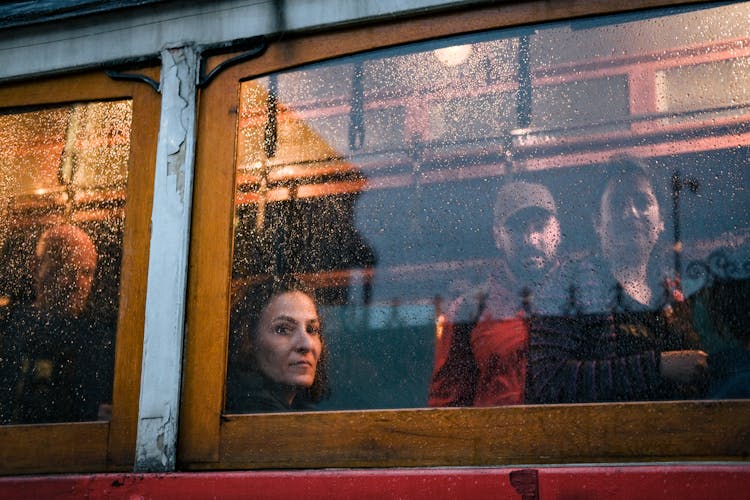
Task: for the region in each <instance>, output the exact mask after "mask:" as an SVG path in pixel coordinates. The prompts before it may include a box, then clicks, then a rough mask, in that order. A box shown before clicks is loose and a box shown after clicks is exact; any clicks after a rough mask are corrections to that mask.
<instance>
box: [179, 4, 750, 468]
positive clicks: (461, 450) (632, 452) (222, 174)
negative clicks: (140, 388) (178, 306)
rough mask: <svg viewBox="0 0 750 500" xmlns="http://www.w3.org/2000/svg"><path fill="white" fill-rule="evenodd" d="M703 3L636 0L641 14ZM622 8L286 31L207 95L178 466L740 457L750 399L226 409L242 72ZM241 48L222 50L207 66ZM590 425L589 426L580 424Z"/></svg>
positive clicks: (486, 13) (482, 13) (533, 10)
mask: <svg viewBox="0 0 750 500" xmlns="http://www.w3.org/2000/svg"><path fill="white" fill-rule="evenodd" d="M685 3H693V2H674V1H645V0H644V1H637V2H631V4H630V7H629V10H634V9H644V8H650V7H664V6H669V5H675V4H685ZM620 12H623V7H622V4H621V2H616V1H610V0H603V1H600V2H576V1H572V0H571V1H560V2H544V1H526V2H502V4H500V5H496V6H494V7H484V8H476V9H472V10H463V11H452V12H442V13H439V14H436V15H434V14H433V15H430V16H428V17H416V18H411V19H406V20H398V21H390V22H387V23H383V24H371V25H368V26H365V27H361V28H343V29H341V30H338V31H335V32H330V31H329V32H321V33H312V34H307V35H303V36H299V37H294V36H291V35H289V36H286V37H285V40H284V42H283V43H276V44H272V45H271V46H270V47H269V48H268V50H267V51H266V53H265V54H264V55H263V56H262V57H260V58H258V59H255V60H252V61H249V62H246V63H243V64H240V65H237V66H234V67H230V68H228V69H226V70H225V71H224V72H223V73H222V74H220V75H219V76H218V77H217V78H216V80H215V81H213V82H212V83H211V85H209V86H208V87H207V88H205V89H204V90H203V91H202V94H201V96H200V106H199V124H198V142H197V156H196V175H195V195H194V201H193V220H192V230H191V231H192V232H191V254H190V276H189V283H188V311H187V325H188V326H187V331H188V334H187V340H186V346H185V348H186V351H185V360H186V362H185V371H184V379H183V400H182V406H181V417H180V419H181V421H180V437H179V448H178V462H179V464H180V466H181V467H182V468H184V469H192V470H199V469H232V468H326V467H404V466H406V467H413V466H446V465H448V466H487V465H507V464H531V463H533V464H543V463H546V464H551V463H594V462H642V461H672V460H686V461H701V460H712V461H713V460H742V459H744V458H746V457H747V455H748V452H750V444H749V443H750V401H680V402H655V403H654V402H648V403H616V404H580V405H547V406H519V407H502V408H450V409H448V408H430V409H410V410H382V411H381V410H368V411H342V412H317V413H307V414H260V415H223V414H222V410H223V403H224V401H223V394H224V384H225V375H226V363H227V345H228V331H229V313H228V311H229V300H230V278H229V277H230V276H231V264H232V244H233V230H232V220H233V214H234V198H233V196H232V194H233V193H234V190H235V171H234V164H235V157H234V155H235V145H236V122H237V116H238V109H237V106H238V96H239V85H240V82H241V81H243V80H246V79H248V78H252V77H256V76H261V75H264V74H268V73H270V72H275V71H279V70H282V69H287V68H291V67H295V66H298V65H301V64H306V63H311V62H315V61H320V60H325V59H329V58H334V57H338V56H345V55H349V54H354V53H357V52H361V51H365V50H370V49H375V48H382V47H387V46H391V45H396V44H401V43H408V42H413V41H421V40H427V39H430V38H434V37H438V36H447V35H452V34H459V33H469V32H472V31H479V30H485V29H492V28H503V27H513V26H520V25H524V24H527V23H540V22H545V21H555V20H562V19H570V18H575V17H579V16H588V15H600V14H612V13H620ZM233 55H235V54H228V55H224V56H215V57H214V58H212V59H210V60H209V61H208V65H207V66H208V67H215V66H216V65H217V64H219V63H220V62H222V61H224V60H226V59H228V58H230V57H232V56H233ZM583 422H585V423H586V424H585V425H583V424H582V423H583Z"/></svg>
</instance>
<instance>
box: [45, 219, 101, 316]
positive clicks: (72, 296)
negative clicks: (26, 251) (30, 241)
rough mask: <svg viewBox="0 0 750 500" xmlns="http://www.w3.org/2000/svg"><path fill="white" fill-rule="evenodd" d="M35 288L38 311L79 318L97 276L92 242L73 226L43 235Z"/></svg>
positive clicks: (59, 227) (53, 229)
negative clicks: (49, 311) (42, 308)
mask: <svg viewBox="0 0 750 500" xmlns="http://www.w3.org/2000/svg"><path fill="white" fill-rule="evenodd" d="M36 256H37V270H36V276H35V287H36V295H37V303H38V305H40V306H41V307H44V308H48V309H52V310H55V311H57V312H60V313H63V314H70V315H73V316H78V315H79V314H81V313H82V312H83V310H84V308H85V307H86V304H87V302H88V299H89V295H90V294H91V287H92V284H93V282H94V274H95V272H96V262H97V254H96V248H95V247H94V244H93V243H92V241H91V239H90V238H89V237H88V235H86V233H84V232H83V231H82V230H80V229H78V228H76V227H73V226H67V225H63V226H58V227H54V228H52V229H50V230H48V231H46V232H45V233H44V234H43V235H42V237H41V238H40V240H39V243H38V245H37V249H36Z"/></svg>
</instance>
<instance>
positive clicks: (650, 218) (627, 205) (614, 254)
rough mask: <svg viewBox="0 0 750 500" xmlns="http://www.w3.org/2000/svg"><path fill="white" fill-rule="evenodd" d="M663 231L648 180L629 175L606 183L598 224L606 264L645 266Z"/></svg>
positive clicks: (637, 175)
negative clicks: (607, 262)
mask: <svg viewBox="0 0 750 500" xmlns="http://www.w3.org/2000/svg"><path fill="white" fill-rule="evenodd" d="M663 229H664V222H663V220H662V218H661V214H660V212H659V202H658V200H657V199H656V195H655V194H654V189H653V187H652V185H651V182H650V181H649V179H647V178H646V177H644V176H643V175H639V174H628V175H625V176H624V177H621V178H619V179H611V180H610V181H609V182H608V184H607V188H606V189H605V191H604V194H603V195H602V200H601V207H600V211H599V224H598V233H599V239H600V242H601V246H602V251H603V253H604V257H605V258H606V259H607V260H608V261H610V262H616V263H618V264H620V265H622V266H628V265H642V264H644V263H646V262H647V261H648V259H649V256H650V254H651V251H652V250H653V248H654V246H655V245H656V242H657V241H658V239H659V235H660V234H661V232H662V230H663Z"/></svg>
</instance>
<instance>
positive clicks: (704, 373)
mask: <svg viewBox="0 0 750 500" xmlns="http://www.w3.org/2000/svg"><path fill="white" fill-rule="evenodd" d="M747 9H748V6H747V4H743V5H731V6H724V7H717V8H713V9H706V10H702V11H700V19H701V24H700V29H698V30H691V31H690V33H689V34H688V33H686V31H685V30H684V29H683V27H684V26H688V25H690V26H692V24H689V23H690V20H691V19H693V18H694V17H695V16H696V15H697V14H696V13H695V12H687V13H683V14H672V15H669V16H659V17H655V18H649V17H645V16H644V15H635V16H622V17H617V18H608V19H604V20H602V21H601V22H600V23H592V22H584V21H581V22H577V21H573V22H570V23H566V24H564V25H550V26H542V27H538V28H536V29H534V30H509V31H508V30H506V31H498V32H487V33H482V34H474V35H469V36H462V37H457V38H453V39H446V40H441V41H437V42H429V43H420V44H414V45H410V46H404V47H399V48H396V49H387V50H382V51H376V52H370V53H365V54H361V55H357V56H352V57H348V58H343V59H340V60H334V61H330V62H326V63H319V64H317V65H312V66H309V67H303V68H300V69H295V70H289V71H282V72H279V73H276V74H272V75H270V76H265V77H262V78H255V79H250V80H247V81H245V82H244V83H242V84H241V86H240V93H239V100H240V102H239V106H238V109H239V122H238V134H237V136H238V143H237V151H238V153H237V155H236V158H237V164H236V193H237V195H236V213H235V249H234V263H233V277H232V279H233V285H234V287H233V295H232V302H233V305H232V316H231V324H230V330H231V336H230V354H229V369H228V380H227V408H226V410H227V411H228V412H230V413H237V412H253V411H267V410H275V411H279V410H284V409H292V408H298V409H303V408H311V406H309V403H311V402H315V403H316V406H315V407H317V408H320V409H369V408H410V407H424V406H428V405H433V406H472V405H477V406H488V405H489V406H496V405H507V404H523V403H578V402H592V401H595V402H599V401H603V402H607V401H641V400H665V399H695V398H712V397H747V396H748V395H750V394H748V392H747V385H746V384H745V386H744V387H745V388H744V389H741V387H742V383H741V380H740V379H741V378H742V377H745V379H744V380H746V378H747V370H748V367H749V366H750V363H749V362H748V352H750V351H748V350H747V347H748V338H747V331H748V326H750V324H748V319H747V317H746V316H747V315H746V314H745V313H743V312H742V311H743V307H742V304H743V303H745V302H746V300H747V295H746V292H747V290H746V288H747V287H746V282H747V280H748V279H749V278H750V273H748V272H747V269H748V264H749V263H750V261H749V260H748V254H747V253H746V252H747V250H748V249H750V241H748V236H750V216H749V215H748V214H750V210H748V208H749V204H750V200H748V197H747V195H746V193H747V191H748V189H749V188H750V165H749V164H748V151H749V150H748V146H750V140H749V139H748V137H747V136H746V135H745V134H744V133H735V132H734V131H733V130H734V129H733V128H732V127H735V126H738V127H740V128H742V127H744V126H745V125H746V123H747V120H748V118H749V117H750V109H748V108H747V106H746V99H744V94H743V91H742V89H741V88H739V87H738V85H737V82H739V81H743V79H744V77H745V73H746V71H745V69H746V68H745V66H746V63H747V58H746V56H745V55H744V52H742V51H741V50H735V49H734V48H733V47H735V46H736V47H740V46H741V45H742V43H740V42H739V41H738V40H745V38H742V37H745V36H746V29H747V27H748V26H747V18H746V17H745V18H744V20H742V21H740V17H739V16H740V14H741V13H743V12H744V13H747ZM727 19H732V21H731V22H729V21H727ZM735 42H736V43H735ZM705 54H710V56H705ZM699 57H700V58H702V59H701V60H700V63H701V65H697V64H696V63H697V62H699V61H698V58H699ZM708 68H710V69H708ZM718 69H721V71H718ZM685 96H694V97H695V98H691V99H689V101H690V102H689V104H688V103H687V101H686V97H685ZM722 120H723V121H722ZM675 124H681V126H680V127H677V126H675ZM742 130H744V128H742ZM292 275H293V276H295V277H296V279H297V280H299V281H301V282H303V284H304V285H305V286H306V287H307V288H308V289H311V290H313V291H314V295H315V299H316V300H317V302H316V304H317V307H313V309H312V310H313V311H314V313H315V314H314V315H315V318H316V320H317V319H318V316H319V319H320V321H321V324H322V325H323V330H322V332H323V333H322V339H323V341H322V342H321V341H320V338H316V339H315V343H314V344H315V345H314V346H313V347H310V345H312V343H311V342H310V338H308V337H309V336H306V335H302V333H304V328H302V329H300V330H299V331H300V332H301V334H300V336H299V340H298V342H299V345H298V344H294V343H293V342H292V343H289V344H288V345H289V346H291V345H295V346H297V348H298V350H296V351H295V350H294V349H293V348H292V347H288V349H289V350H288V352H286V354H285V356H287V357H285V358H283V359H282V360H281V361H280V363H281V362H283V363H286V364H285V365H284V368H285V369H286V368H288V366H293V368H294V370H296V371H297V372H298V374H299V373H302V372H305V370H307V372H306V377H298V379H299V380H302V379H303V378H304V380H305V382H304V383H302V384H301V385H299V386H297V389H295V390H291V389H289V387H290V384H289V383H288V380H287V379H284V378H281V376H280V375H278V374H274V373H272V370H271V369H269V368H268V367H266V368H263V367H262V366H261V365H263V364H264V363H265V361H264V359H263V356H264V355H266V354H267V353H266V352H265V351H264V350H263V349H265V347H264V344H263V343H262V342H261V341H260V340H258V335H259V332H258V328H257V327H256V326H255V325H256V324H257V323H256V322H255V321H254V320H249V318H251V317H254V316H253V315H252V314H250V313H249V312H248V311H249V310H250V309H252V310H253V311H254V313H253V314H256V315H257V314H258V313H261V316H262V314H263V313H267V312H268V309H264V308H263V307H261V306H260V305H258V304H255V303H254V302H255V301H256V300H257V298H258V297H260V296H261V295H259V292H258V287H259V284H263V283H267V282H269V281H272V280H274V279H276V280H278V279H279V278H281V277H288V276H292ZM312 297H313V295H312V293H311V295H310V297H309V299H310V300H312ZM718 297H722V298H721V299H719V298H718ZM306 300H307V299H306ZM310 300H308V302H309V301H310ZM719 304H722V305H723V306H726V307H723V306H720V305H719ZM265 319H269V318H265ZM300 324H302V322H300ZM295 342H297V341H296V340H295ZM308 351H309V352H308ZM303 362H304V366H305V368H304V369H302V368H299V365H298V364H295V363H303ZM315 363H320V364H324V365H325V370H326V376H327V383H328V385H329V388H330V395H329V397H328V398H327V399H323V400H321V401H318V400H317V399H318V395H319V394H316V395H315V396H314V397H313V399H314V400H315V401H310V400H309V398H310V397H311V394H310V391H309V390H308V389H309V388H310V387H311V384H312V381H313V379H314V375H316V374H315ZM287 365H288V366H287ZM319 366H320V365H319ZM319 374H320V372H319ZM284 381H286V382H284ZM282 382H284V383H282ZM279 384H282V385H283V386H284V387H286V388H287V389H286V392H285V396H284V398H283V399H284V400H285V401H284V402H283V403H280V404H277V403H279V402H278V401H272V400H274V398H275V397H276V395H277V394H276V395H275V393H274V391H276V390H277V389H278V388H279V387H280V385H279ZM259 388H260V389H259ZM258 390H260V391H261V393H260V394H259V393H258V392H257V391H258ZM259 398H260V399H264V401H262V402H261V401H259V400H258V399H259ZM295 398H296V399H295ZM305 398H308V399H305ZM290 401H296V403H293V404H291V406H290V405H289V402H290ZM303 402H304V404H303ZM297 404H299V405H298V406H297ZM264 405H266V406H264Z"/></svg>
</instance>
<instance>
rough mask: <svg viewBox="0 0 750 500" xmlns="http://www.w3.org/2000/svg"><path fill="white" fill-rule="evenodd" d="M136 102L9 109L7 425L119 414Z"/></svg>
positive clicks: (1, 341) (4, 163)
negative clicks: (115, 398) (116, 400)
mask: <svg viewBox="0 0 750 500" xmlns="http://www.w3.org/2000/svg"><path fill="white" fill-rule="evenodd" d="M131 122H132V102H131V100H129V99H127V100H115V101H107V102H81V103H75V104H69V105H61V106H54V107H44V108H36V109H31V110H28V109H21V110H18V109H15V110H12V111H8V112H4V113H2V114H0V130H2V132H0V134H2V137H3V140H2V145H1V146H0V171H1V172H2V174H1V175H0V177H2V180H1V181H0V204H1V205H0V213H1V214H2V217H1V218H0V248H1V249H2V254H1V255H0V258H1V259H2V269H3V273H2V278H1V279H0V287H1V288H0V294H1V295H2V310H1V312H0V315H1V316H2V317H1V323H0V324H1V325H2V326H1V327H0V356H2V363H0V388H1V390H2V391H3V392H2V396H1V397H0V422H1V423H3V424H29V423H52V422H71V421H92V420H109V419H110V415H111V411H112V410H111V404H112V388H113V378H114V355H115V337H116V334H117V314H118V302H119V283H120V267H121V260H122V236H123V218H124V205H125V188H126V182H127V173H128V161H129V157H130V130H131Z"/></svg>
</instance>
